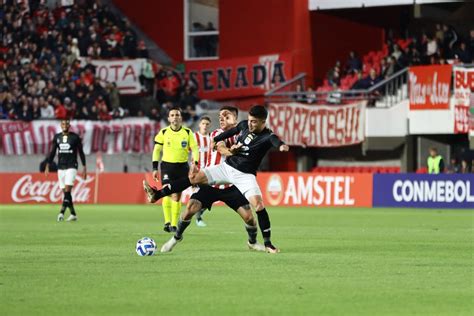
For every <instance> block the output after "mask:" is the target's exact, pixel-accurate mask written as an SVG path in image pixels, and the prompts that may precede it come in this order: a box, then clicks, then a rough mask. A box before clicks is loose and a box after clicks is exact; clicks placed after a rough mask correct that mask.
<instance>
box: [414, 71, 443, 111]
mask: <svg viewBox="0 0 474 316" xmlns="http://www.w3.org/2000/svg"><path fill="white" fill-rule="evenodd" d="M451 74H452V66H451V65H433V66H417V67H410V70H409V72H408V77H409V78H408V79H409V80H408V81H409V86H408V93H409V96H410V110H447V109H449V96H450V89H451Z"/></svg>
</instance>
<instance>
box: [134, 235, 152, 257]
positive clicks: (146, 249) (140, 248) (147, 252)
mask: <svg viewBox="0 0 474 316" xmlns="http://www.w3.org/2000/svg"><path fill="white" fill-rule="evenodd" d="M135 250H136V251H137V254H138V255H139V256H142V257H143V256H153V255H154V254H155V252H156V243H155V241H154V240H153V239H151V238H149V237H143V238H142V239H140V240H138V241H137V247H136V248H135Z"/></svg>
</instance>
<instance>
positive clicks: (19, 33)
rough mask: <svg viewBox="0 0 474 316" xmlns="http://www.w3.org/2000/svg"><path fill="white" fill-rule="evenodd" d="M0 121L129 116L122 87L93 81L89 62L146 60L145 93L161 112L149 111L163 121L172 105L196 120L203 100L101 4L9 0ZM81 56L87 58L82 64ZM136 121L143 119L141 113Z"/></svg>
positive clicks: (1, 42) (4, 10)
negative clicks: (48, 4) (49, 4)
mask: <svg viewBox="0 0 474 316" xmlns="http://www.w3.org/2000/svg"><path fill="white" fill-rule="evenodd" d="M0 21H1V22H0V23H1V25H0V27H1V30H2V31H1V32H0V119H10V120H22V121H31V120H35V119H52V118H57V119H62V118H66V117H67V118H75V119H89V120H111V119H113V118H122V117H125V116H127V115H129V111H128V109H126V108H123V107H122V106H121V102H120V95H119V90H118V88H117V86H116V85H115V84H113V83H106V82H103V81H101V80H99V78H97V77H96V75H95V66H94V65H93V64H92V63H91V59H112V58H145V62H144V64H143V66H142V73H141V75H140V80H141V83H142V86H143V90H142V92H143V94H153V95H154V96H156V98H157V99H158V102H159V104H164V105H163V106H162V107H161V106H160V107H158V108H157V107H154V108H153V109H151V111H150V112H149V113H148V116H149V117H150V118H153V119H161V118H162V116H163V112H164V111H166V109H167V108H168V107H170V103H173V104H179V105H181V106H182V107H183V109H184V110H185V112H186V114H185V116H186V119H187V120H190V119H193V118H194V117H195V105H196V102H197V101H198V100H197V98H196V96H195V93H194V90H193V89H192V86H189V87H188V88H186V87H184V84H185V83H186V82H187V81H186V80H182V79H181V78H180V77H179V75H178V73H177V72H175V71H173V70H171V69H167V68H166V67H163V66H161V65H159V64H157V63H155V62H154V61H152V60H151V59H149V58H148V57H149V56H148V50H147V48H146V47H145V44H144V42H143V41H141V40H139V39H138V38H137V35H136V33H135V31H134V30H133V28H132V27H131V25H130V23H129V22H128V21H127V20H126V19H123V18H121V17H119V16H117V15H116V14H114V13H112V12H111V11H110V10H109V9H108V7H107V6H105V5H102V4H101V3H100V1H98V0H86V1H83V2H81V3H80V4H77V3H76V4H74V5H72V6H68V7H65V6H61V5H58V6H57V7H56V8H55V9H53V10H50V9H49V8H48V7H46V6H45V5H43V4H41V2H40V1H29V2H23V3H18V2H17V1H5V3H4V5H2V6H1V7H0ZM81 57H83V58H81ZM137 114H138V115H144V114H143V111H141V110H139V111H138V113H137Z"/></svg>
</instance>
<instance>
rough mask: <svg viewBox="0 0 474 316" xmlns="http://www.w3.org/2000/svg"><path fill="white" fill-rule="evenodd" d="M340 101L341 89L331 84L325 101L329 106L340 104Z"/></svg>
mask: <svg viewBox="0 0 474 316" xmlns="http://www.w3.org/2000/svg"><path fill="white" fill-rule="evenodd" d="M341 99H342V93H341V89H340V88H339V86H338V85H337V84H335V83H334V84H333V86H332V91H331V92H330V93H329V94H328V96H327V99H326V101H327V102H328V103H329V104H340V103H341Z"/></svg>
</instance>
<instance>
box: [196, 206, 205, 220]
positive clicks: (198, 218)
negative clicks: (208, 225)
mask: <svg viewBox="0 0 474 316" xmlns="http://www.w3.org/2000/svg"><path fill="white" fill-rule="evenodd" d="M204 211H205V209H202V210H200V211H199V212H197V213H196V220H197V221H198V222H199V221H202V213H204Z"/></svg>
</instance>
